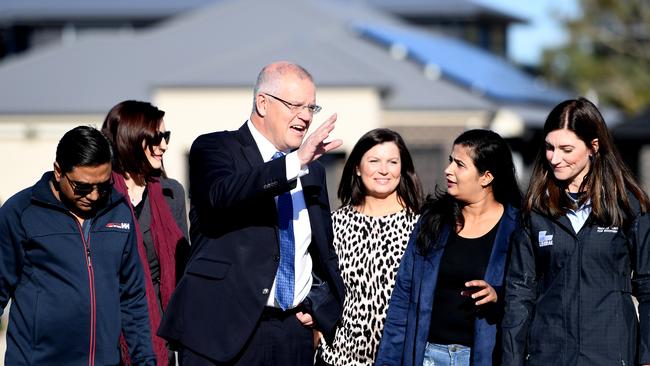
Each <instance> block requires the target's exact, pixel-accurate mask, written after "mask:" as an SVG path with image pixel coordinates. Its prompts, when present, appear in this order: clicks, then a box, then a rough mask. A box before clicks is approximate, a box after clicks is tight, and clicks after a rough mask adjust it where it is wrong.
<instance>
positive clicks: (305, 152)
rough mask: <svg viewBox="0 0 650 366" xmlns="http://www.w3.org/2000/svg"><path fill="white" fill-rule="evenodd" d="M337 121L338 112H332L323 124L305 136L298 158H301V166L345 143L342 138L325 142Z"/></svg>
mask: <svg viewBox="0 0 650 366" xmlns="http://www.w3.org/2000/svg"><path fill="white" fill-rule="evenodd" d="M335 122H336V113H334V114H332V115H331V116H330V117H329V118H328V119H327V120H325V122H323V124H321V125H320V126H318V128H317V129H316V130H315V131H314V132H312V133H311V134H310V135H309V136H307V138H305V141H303V143H302V145H300V148H298V160H300V165H301V166H305V165H307V164H309V163H311V162H312V161H314V160H316V159H318V158H320V157H321V156H323V154H325V153H326V152H328V151H332V150H334V149H336V148H338V147H339V146H341V145H343V141H342V140H340V139H336V140H332V141H329V142H325V139H327V138H328V137H329V134H330V132H332V130H334V125H335Z"/></svg>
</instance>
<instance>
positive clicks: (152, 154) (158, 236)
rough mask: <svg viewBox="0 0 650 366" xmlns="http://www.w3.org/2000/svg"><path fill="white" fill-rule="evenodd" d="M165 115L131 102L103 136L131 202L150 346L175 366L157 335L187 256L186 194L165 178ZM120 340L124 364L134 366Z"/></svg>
mask: <svg viewBox="0 0 650 366" xmlns="http://www.w3.org/2000/svg"><path fill="white" fill-rule="evenodd" d="M164 115H165V112H163V111H161V110H159V109H158V108H156V107H155V106H153V105H151V104H150V103H146V102H140V101H133V100H128V101H124V102H121V103H119V104H117V105H116V106H114V107H113V108H112V109H111V110H110V111H109V112H108V115H107V116H106V118H105V120H104V124H103V125H102V131H103V132H104V134H105V135H106V137H108V139H109V140H110V141H111V143H112V145H113V150H114V154H115V157H114V162H113V180H114V184H115V188H116V189H117V190H118V191H120V192H121V193H122V194H124V195H125V196H126V197H127V198H128V199H129V201H130V202H131V208H132V212H133V216H134V222H135V223H136V229H137V230H136V233H137V238H138V252H139V254H140V260H141V262H142V265H143V267H144V272H145V282H146V290H147V303H148V307H149V318H150V323H151V334H152V335H153V336H152V337H153V339H152V343H153V347H154V351H155V353H156V358H157V360H158V365H167V364H169V365H174V364H175V361H174V357H173V356H174V355H173V352H170V351H169V349H168V347H167V344H166V342H165V340H163V339H162V338H160V337H158V336H156V335H155V334H156V331H157V329H158V325H159V323H160V319H161V317H162V312H163V311H164V309H165V307H166V305H167V302H168V301H169V297H170V296H171V293H172V291H173V290H174V287H176V280H177V278H178V277H180V275H181V274H182V272H183V271H182V267H183V265H184V263H185V259H186V254H187V252H188V248H189V245H188V242H187V239H186V238H187V216H186V211H185V190H184V189H183V186H182V185H181V184H180V183H179V182H177V181H176V180H174V179H170V178H167V177H166V175H165V171H164V167H163V155H164V154H165V151H167V144H168V143H169V138H170V134H171V133H170V131H167V130H165V122H164V121H163V116H164ZM123 339H124V338H123V337H121V339H120V346H121V348H122V351H123V352H122V355H123V358H122V363H123V364H130V361H129V360H128V357H126V355H128V352H125V351H126V349H127V347H126V343H125V342H124V341H123Z"/></svg>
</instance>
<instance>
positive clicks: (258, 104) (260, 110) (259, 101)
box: [255, 93, 269, 117]
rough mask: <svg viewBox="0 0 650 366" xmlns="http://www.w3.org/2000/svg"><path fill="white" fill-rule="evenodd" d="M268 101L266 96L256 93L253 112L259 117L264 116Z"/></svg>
mask: <svg viewBox="0 0 650 366" xmlns="http://www.w3.org/2000/svg"><path fill="white" fill-rule="evenodd" d="M268 103H269V99H268V98H267V97H266V95H264V94H262V93H258V94H257V95H256V96H255V110H256V111H257V114H258V115H259V116H260V117H264V116H266V108H267V107H268Z"/></svg>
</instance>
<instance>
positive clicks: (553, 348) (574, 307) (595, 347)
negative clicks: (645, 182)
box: [503, 98, 650, 366]
mask: <svg viewBox="0 0 650 366" xmlns="http://www.w3.org/2000/svg"><path fill="white" fill-rule="evenodd" d="M649 207H650V204H649V202H648V198H647V196H646V195H645V193H644V192H643V190H642V189H641V188H640V186H639V184H638V183H637V182H636V181H635V180H634V178H633V176H632V174H631V173H630V171H629V170H628V169H627V167H626V166H625V164H624V163H623V161H622V160H621V158H620V157H619V156H618V153H617V152H616V148H615V146H614V144H613V142H612V138H611V137H610V134H609V132H608V131H607V126H606V125H605V121H604V120H603V117H602V116H601V115H600V113H599V112H598V109H597V108H596V106H594V105H593V104H592V103H591V102H589V101H588V100H586V99H582V98H580V99H577V100H567V101H565V102H562V103H560V104H559V105H558V106H556V107H555V108H554V109H553V110H552V111H551V113H550V114H549V116H548V118H547V119H546V123H545V124H544V144H543V145H542V146H541V148H540V150H539V153H538V155H537V159H536V161H535V165H534V169H533V174H532V176H531V184H530V186H529V188H528V192H527V193H526V197H525V199H524V203H523V208H522V213H523V216H524V218H525V221H524V223H525V224H524V230H522V231H521V232H519V233H518V235H516V236H515V238H514V241H513V244H512V256H511V260H510V265H509V268H508V274H507V277H506V297H505V306H506V307H505V315H504V319H503V346H504V354H503V363H504V364H505V365H524V364H527V365H549V364H555V365H572V366H573V365H638V364H644V365H647V364H650V331H649V330H648V326H650V323H649V321H650V257H649V256H650V248H648V245H649V244H650V224H649V218H648V215H647V214H644V213H646V212H647V210H648V208H649ZM631 295H635V296H636V298H637V300H638V302H639V308H638V310H639V319H640V331H639V320H637V315H636V312H635V307H634V304H633V302H632V296H631Z"/></svg>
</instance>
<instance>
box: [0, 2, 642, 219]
mask: <svg viewBox="0 0 650 366" xmlns="http://www.w3.org/2000/svg"><path fill="white" fill-rule="evenodd" d="M580 4H581V5H582V15H581V17H579V18H577V19H565V20H564V23H565V24H566V26H567V29H568V31H569V33H568V34H569V37H568V40H567V42H566V44H565V45H563V46H561V47H557V48H556V49H553V50H548V51H547V52H545V53H544V55H543V59H542V60H541V62H540V65H538V66H534V67H530V65H524V66H526V67H522V65H515V64H514V63H513V62H512V61H511V60H509V59H508V50H509V47H510V45H509V44H508V32H509V29H510V28H511V27H512V26H517V25H521V24H525V23H526V22H527V19H525V18H524V17H522V16H519V15H513V14H512V13H510V12H508V11H504V10H502V9H501V8H499V9H497V8H494V7H491V6H488V5H486V1H481V2H477V1H472V0H275V1H265V0H237V1H235V0H185V1H182V2H179V1H172V0H140V1H137V2H134V1H129V0H110V1H109V0H95V1H84V0H57V1H56V2H52V1H48V0H2V2H0V167H2V170H3V172H4V175H5V179H3V180H2V181H0V202H1V201H3V200H6V199H7V198H8V197H10V196H11V195H13V194H14V193H16V192H17V191H19V190H20V189H23V188H25V187H27V186H30V185H32V184H33V183H34V182H35V181H36V180H37V179H38V178H39V177H40V175H41V174H42V173H43V172H44V171H46V170H50V169H51V168H52V162H53V159H54V153H55V148H56V143H57V142H58V140H59V139H60V137H61V136H62V135H63V133H65V132H66V131H67V130H69V129H71V128H72V127H74V126H77V125H79V124H90V125H94V126H97V127H99V126H100V125H101V123H102V120H103V117H104V115H105V114H106V112H107V111H108V109H109V108H110V107H112V106H113V105H115V104H116V103H118V102H120V101H122V100H126V99H138V100H145V101H150V102H152V103H153V104H155V105H157V106H158V107H159V108H161V109H162V110H164V111H165V112H166V116H165V123H166V126H167V128H168V129H169V130H171V131H172V132H173V133H172V137H171V144H170V148H169V150H168V152H167V153H166V155H165V166H166V169H167V172H168V174H169V175H170V176H172V177H175V178H177V179H178V180H179V181H181V182H182V183H183V184H184V185H185V186H186V187H187V178H186V177H187V154H188V151H189V148H190V146H191V143H192V141H193V140H194V139H195V138H196V136H198V135H199V134H203V133H207V132H212V131H216V130H226V129H235V128H238V127H239V126H240V125H241V124H243V123H244V121H246V119H247V117H248V115H249V113H250V110H251V107H252V100H253V98H252V87H253V84H254V82H255V78H256V76H257V73H258V72H259V70H260V69H261V68H262V67H263V66H264V65H266V64H268V63H270V62H272V61H276V60H290V61H294V62H297V63H299V64H301V65H303V66H305V67H306V68H307V69H308V70H309V71H310V72H311V73H312V74H313V75H314V78H315V81H316V84H317V87H318V88H317V100H318V103H319V104H321V105H322V106H323V111H322V112H321V114H319V115H317V116H316V117H315V122H314V123H316V124H318V123H319V122H320V121H322V120H324V119H325V118H326V117H327V116H329V115H330V114H331V113H334V112H336V113H338V116H339V118H338V123H337V128H336V130H335V132H334V135H335V136H334V137H337V138H342V139H343V140H344V142H345V144H344V146H343V148H341V149H339V150H338V151H337V152H336V153H333V154H329V155H327V156H325V157H323V158H322V161H323V162H324V163H325V164H326V166H327V169H328V179H329V181H328V185H329V187H328V188H329V191H330V196H331V199H332V204H333V207H335V206H336V205H337V202H336V199H335V196H336V194H335V192H336V186H337V184H338V177H339V175H340V170H341V167H342V163H343V162H344V160H345V157H346V154H347V153H348V152H349V151H350V149H351V148H352V146H353V144H354V143H355V142H356V140H357V139H358V138H359V137H360V136H361V135H362V134H363V133H365V132H366V131H368V130H370V129H372V128H377V127H388V128H392V129H394V130H396V131H398V132H400V133H401V134H402V135H403V136H404V137H405V139H406V141H407V143H408V145H409V147H410V149H411V151H412V153H413V155H414V158H415V164H416V169H417V171H418V174H419V175H420V177H421V178H422V180H423V183H424V186H425V188H426V189H427V190H428V191H432V190H433V188H434V186H435V184H436V183H437V182H439V181H442V179H443V178H444V177H443V176H442V170H443V169H444V166H445V165H446V163H447V156H448V153H449V149H450V147H451V142H452V140H453V138H454V137H455V136H457V135H458V134H459V133H460V132H461V131H463V130H466V129H469V128H490V129H493V130H495V131H497V132H499V133H500V134H502V135H503V136H504V137H506V138H507V139H508V140H509V142H510V143H511V146H512V148H513V150H514V151H515V153H516V158H517V162H518V168H519V173H520V175H521V177H522V178H523V179H522V180H523V183H524V184H525V183H526V177H527V176H528V174H527V172H528V165H529V164H530V162H531V161H532V159H533V157H534V156H533V155H534V153H535V152H536V149H537V146H538V144H539V142H540V141H541V126H542V125H543V123H544V120H545V118H546V115H547V113H548V112H549V111H550V109H551V108H552V107H553V106H555V105H556V104H557V103H558V102H560V101H562V100H564V99H566V98H572V97H575V96H577V95H585V94H586V95H587V96H589V97H590V99H592V100H594V101H600V102H601V109H602V110H603V111H604V114H605V119H606V120H607V122H608V124H609V125H610V127H613V131H614V133H615V138H616V140H617V142H618V144H619V147H620V148H621V152H622V154H623V155H624V157H625V159H626V161H627V162H628V163H629V164H630V166H631V168H632V169H633V170H634V172H635V173H637V174H638V175H639V177H640V178H641V180H642V182H643V183H644V185H645V187H646V189H647V188H648V187H650V148H649V146H650V145H649V144H650V128H649V127H648V126H649V125H650V112H648V110H647V109H646V108H647V107H648V105H650V82H646V81H647V80H648V79H650V76H649V75H650V71H648V70H650V67H649V66H650V45H648V43H649V42H650V30H648V29H649V27H650V19H645V18H643V17H644V16H645V17H648V16H650V15H648V14H650V10H649V9H648V8H650V5H647V3H645V2H643V1H630V2H625V5H620V6H618V7H617V8H616V9H613V10H612V9H609V8H607V7H609V6H612V5H611V4H612V3H611V2H609V3H608V2H603V1H591V0H590V1H587V0H583V1H581V2H580ZM608 4H609V5H608ZM639 7H641V8H643V9H640V8H639ZM619 8H622V9H623V10H620V9H619ZM641 10H644V11H641ZM603 14H605V15H607V14H608V15H607V16H605V15H603ZM612 14H613V15H612ZM599 25H602V26H603V29H606V30H609V33H608V34H609V38H606V37H605V38H604V39H603V38H598V37H597V36H595V35H599V36H600V35H602V34H603V32H595V31H594V27H597V26H599ZM589 27H591V28H589ZM628 28H629V29H628ZM599 29H600V28H599ZM589 35H591V36H592V37H591V38H589V37H588V36H589ZM621 39H623V40H624V41H625V40H627V41H626V42H623V41H621ZM629 40H633V41H635V42H632V43H631V42H630V41H629ZM621 42H622V43H621ZM641 46H645V48H643V47H641ZM585 55H586V56H585ZM646 56H647V58H645V57H646ZM585 59H586V60H588V62H587V61H584V60H585ZM630 59H631V60H632V61H630ZM599 62H600V63H599ZM607 62H610V63H609V64H608V63H607ZM635 62H638V63H640V65H641V66H643V65H645V66H646V67H645V68H643V67H641V66H638V63H635ZM603 63H604V65H605V66H603ZM524 69H525V71H524ZM603 70H605V71H603ZM629 70H632V71H629ZM587 71H588V72H587ZM621 73H622V74H626V75H627V74H630V75H631V76H630V77H628V78H627V79H621V77H620V74H621ZM605 77H609V78H607V79H604V78H605ZM616 77H618V79H617V78H616ZM590 80H591V81H593V82H591V83H590V82H589V81H590ZM551 84H553V85H556V86H551ZM628 85H629V87H628ZM644 86H645V89H644ZM613 89H615V90H619V89H620V90H622V91H621V93H619V94H620V95H623V97H617V95H612V94H611V93H609V92H608V91H610V90H613ZM646 94H647V95H648V97H647V98H645V99H644V95H646ZM630 95H631V96H630ZM617 98H618V99H617Z"/></svg>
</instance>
